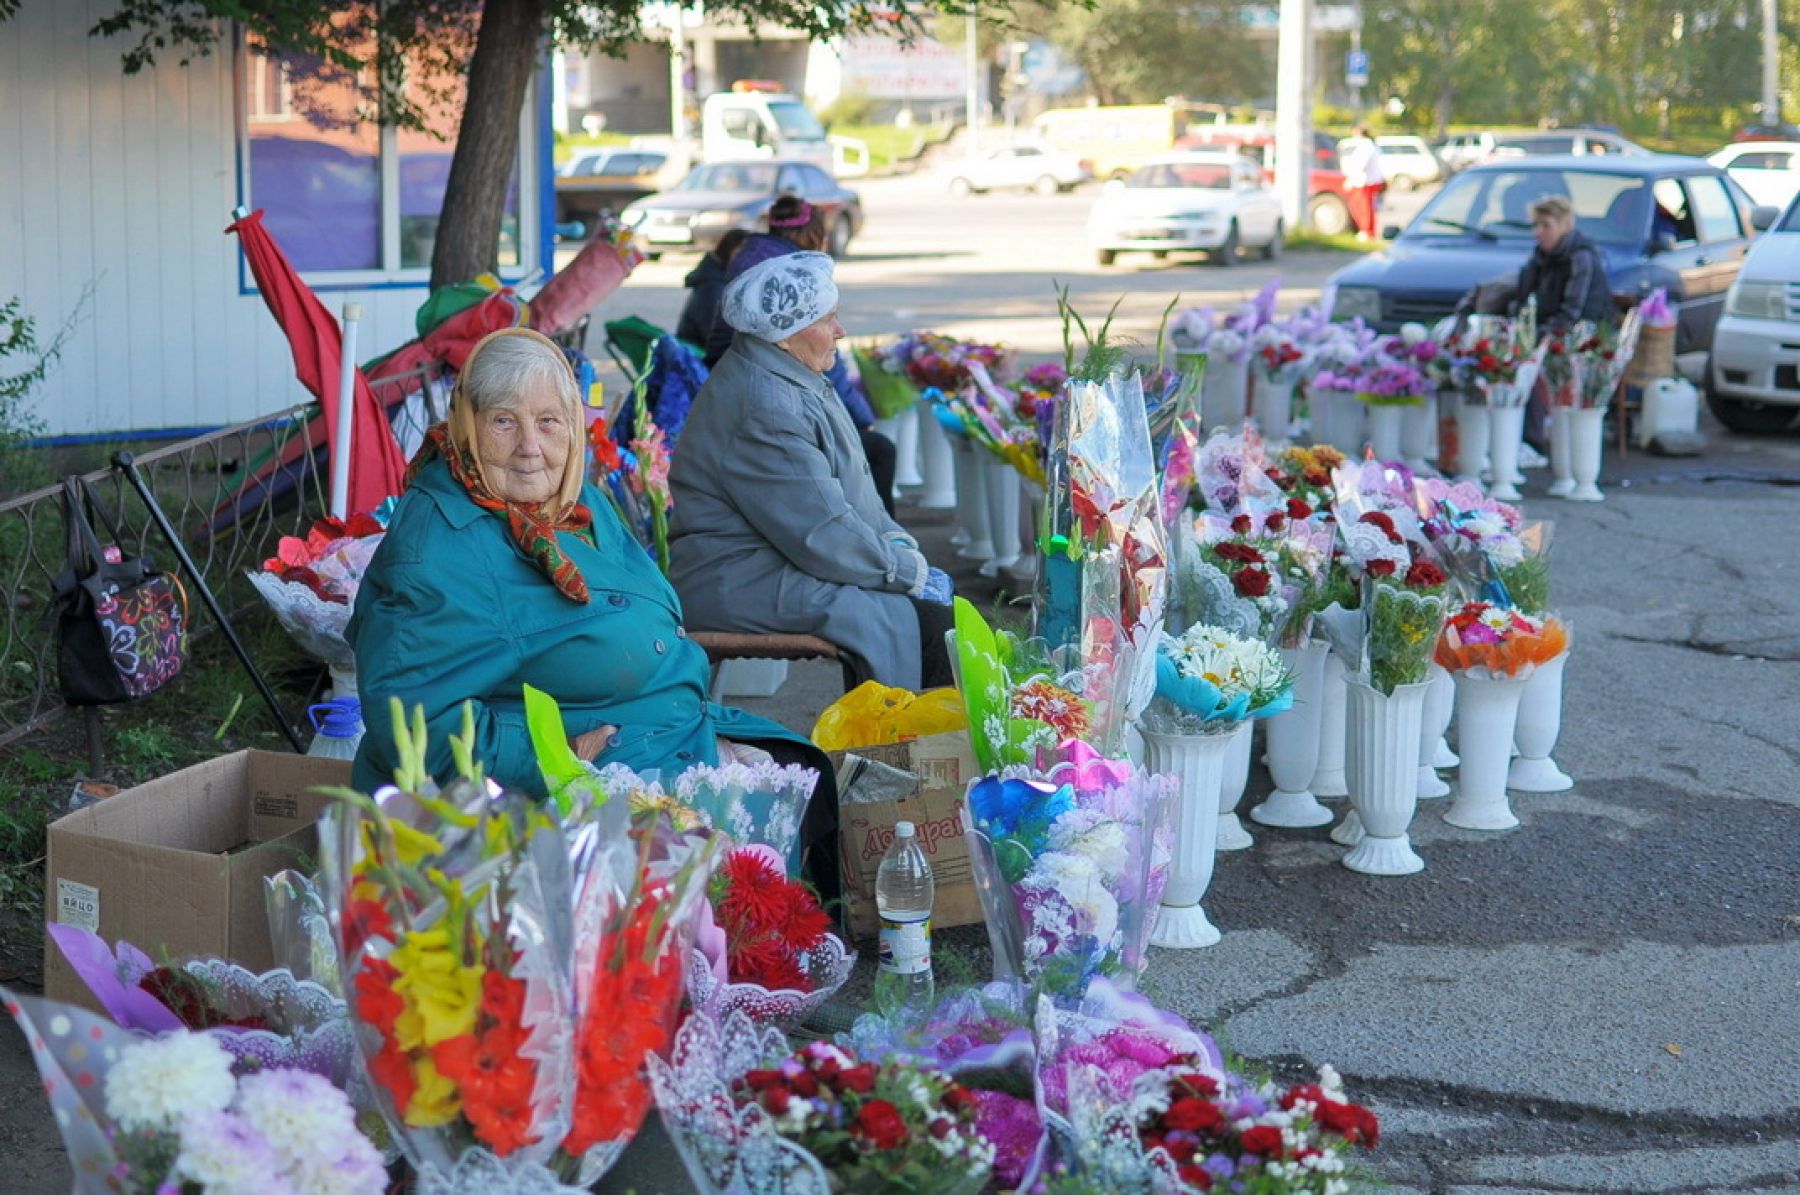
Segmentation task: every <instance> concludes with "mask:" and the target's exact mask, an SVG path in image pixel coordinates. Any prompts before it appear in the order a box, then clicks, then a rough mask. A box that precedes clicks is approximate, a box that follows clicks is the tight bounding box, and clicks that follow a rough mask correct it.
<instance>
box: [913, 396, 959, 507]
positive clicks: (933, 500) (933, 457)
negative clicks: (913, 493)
mask: <svg viewBox="0 0 1800 1195" xmlns="http://www.w3.org/2000/svg"><path fill="white" fill-rule="evenodd" d="M919 473H920V475H921V476H922V478H923V484H924V486H925V489H924V490H923V492H921V493H920V494H919V505H920V506H921V507H923V508H924V509H926V510H950V509H951V508H953V507H955V505H956V463H955V460H954V459H953V457H952V454H951V448H950V436H949V434H948V433H947V432H945V431H944V429H943V426H942V425H941V424H939V423H938V421H937V417H936V416H935V415H932V414H931V413H930V412H928V411H921V412H920V413H919Z"/></svg>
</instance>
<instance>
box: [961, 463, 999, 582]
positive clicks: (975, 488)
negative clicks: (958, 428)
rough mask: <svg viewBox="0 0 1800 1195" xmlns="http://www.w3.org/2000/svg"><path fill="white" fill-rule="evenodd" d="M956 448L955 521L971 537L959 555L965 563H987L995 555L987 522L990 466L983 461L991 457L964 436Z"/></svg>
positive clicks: (991, 532)
mask: <svg viewBox="0 0 1800 1195" xmlns="http://www.w3.org/2000/svg"><path fill="white" fill-rule="evenodd" d="M955 444H956V518H957V522H959V523H960V524H962V529H963V531H964V532H965V533H966V534H967V535H968V537H969V539H968V542H967V543H966V544H964V545H963V546H962V547H960V548H958V549H957V552H956V554H957V555H958V556H961V557H962V558H963V559H964V560H988V559H991V558H992V557H993V555H994V536H993V531H992V529H991V527H992V524H990V523H989V521H988V500H987V465H986V462H984V461H983V460H982V459H981V458H982V457H984V456H988V455H990V454H989V452H988V450H987V449H985V448H978V447H976V446H975V445H973V444H971V443H969V441H968V439H967V438H966V437H963V436H958V437H957V438H956V441H955ZM977 454H979V455H977Z"/></svg>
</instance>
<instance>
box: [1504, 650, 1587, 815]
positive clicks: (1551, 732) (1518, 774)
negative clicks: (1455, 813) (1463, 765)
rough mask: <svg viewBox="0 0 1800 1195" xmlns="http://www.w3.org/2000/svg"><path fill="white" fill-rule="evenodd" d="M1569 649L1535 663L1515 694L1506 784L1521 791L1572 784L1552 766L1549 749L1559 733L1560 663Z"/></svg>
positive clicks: (1556, 788) (1546, 790) (1552, 790)
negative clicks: (1522, 687)
mask: <svg viewBox="0 0 1800 1195" xmlns="http://www.w3.org/2000/svg"><path fill="white" fill-rule="evenodd" d="M1568 659H1569V653H1568V652H1567V651H1564V652H1563V653H1562V654H1561V655H1559V656H1557V657H1556V658H1555V659H1552V660H1549V661H1547V662H1545V663H1543V664H1540V665H1538V667H1537V670H1536V671H1534V672H1533V673H1532V674H1531V676H1530V678H1529V679H1527V680H1526V682H1525V692H1524V693H1523V694H1521V695H1520V697H1519V718H1518V722H1517V723H1516V724H1515V725H1514V727H1513V745H1514V746H1515V747H1517V748H1518V751H1519V753H1518V755H1517V756H1515V757H1514V758H1513V761H1512V763H1511V764H1510V765H1508V769H1507V774H1506V787H1508V788H1511V789H1516V790H1518V791H1519V792H1522V793H1559V792H1563V791H1565V790H1567V789H1571V788H1574V787H1575V781H1574V780H1572V779H1571V778H1570V777H1569V774H1568V773H1567V772H1565V771H1563V770H1562V769H1561V768H1559V767H1557V766H1556V761H1555V760H1554V759H1551V758H1550V753H1551V752H1552V751H1554V750H1556V740H1557V737H1558V736H1559V735H1561V733H1562V696H1563V665H1564V664H1566V663H1567V662H1568Z"/></svg>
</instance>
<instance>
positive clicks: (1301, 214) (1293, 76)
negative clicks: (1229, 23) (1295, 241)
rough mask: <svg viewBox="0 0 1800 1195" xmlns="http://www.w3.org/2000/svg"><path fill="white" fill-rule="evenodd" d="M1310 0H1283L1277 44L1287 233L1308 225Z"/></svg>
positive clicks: (1280, 183) (1279, 171)
mask: <svg viewBox="0 0 1800 1195" xmlns="http://www.w3.org/2000/svg"><path fill="white" fill-rule="evenodd" d="M1312 22H1313V0H1281V25H1280V40H1279V41H1278V43H1277V46H1276V72H1277V73H1276V79H1275V191H1276V193H1277V194H1278V195H1279V196H1280V197H1281V217H1282V220H1283V221H1284V222H1285V226H1286V228H1287V230H1288V232H1289V234H1292V233H1294V232H1295V231H1297V230H1299V229H1302V228H1304V227H1306V198H1307V192H1308V191H1309V189H1310V187H1309V185H1308V184H1310V183H1311V181H1312V162H1313V144H1312Z"/></svg>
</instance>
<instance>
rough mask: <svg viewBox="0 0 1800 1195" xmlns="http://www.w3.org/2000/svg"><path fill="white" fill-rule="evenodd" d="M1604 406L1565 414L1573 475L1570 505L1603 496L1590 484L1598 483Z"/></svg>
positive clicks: (1596, 499)
mask: <svg viewBox="0 0 1800 1195" xmlns="http://www.w3.org/2000/svg"><path fill="white" fill-rule="evenodd" d="M1605 418H1606V408H1604V407H1576V408H1574V409H1573V410H1571V411H1570V412H1569V469H1570V471H1571V472H1573V473H1574V474H1575V488H1574V489H1572V490H1570V491H1569V501H1571V502H1600V501H1603V500H1604V499H1605V497H1606V495H1604V494H1602V493H1601V492H1600V487H1599V486H1598V485H1595V484H1594V483H1595V482H1597V481H1599V480H1600V446H1601V444H1602V443H1603V442H1604V440H1605V437H1604V436H1603V435H1602V434H1601V432H1602V430H1603V429H1602V426H1601V424H1602V421H1604V420H1605Z"/></svg>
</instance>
